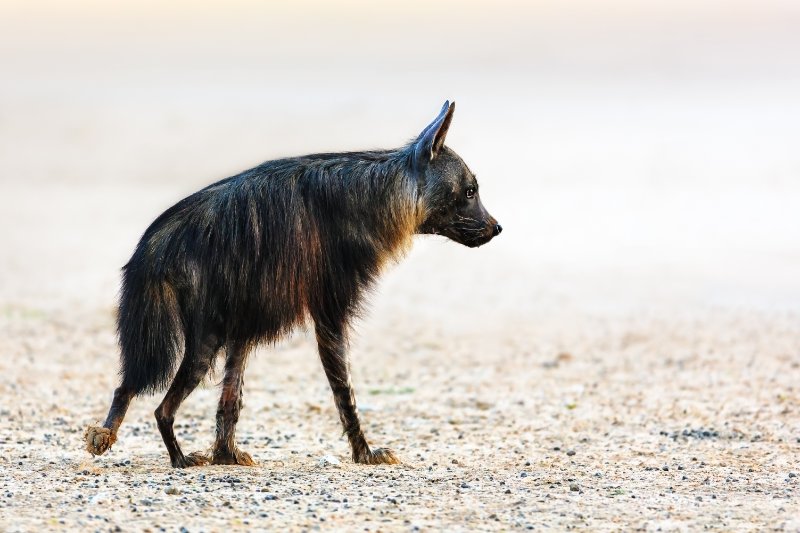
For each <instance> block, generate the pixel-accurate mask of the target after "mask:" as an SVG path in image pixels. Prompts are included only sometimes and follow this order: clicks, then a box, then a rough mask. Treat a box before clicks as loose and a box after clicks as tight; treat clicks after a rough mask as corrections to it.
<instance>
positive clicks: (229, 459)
mask: <svg viewBox="0 0 800 533" xmlns="http://www.w3.org/2000/svg"><path fill="white" fill-rule="evenodd" d="M211 464H212V465H239V466H255V465H256V462H255V461H253V458H252V457H250V454H249V453H247V452H243V451H242V450H240V449H238V448H235V449H234V450H233V451H232V452H231V451H228V450H224V451H223V450H215V451H214V454H213V457H212V458H211Z"/></svg>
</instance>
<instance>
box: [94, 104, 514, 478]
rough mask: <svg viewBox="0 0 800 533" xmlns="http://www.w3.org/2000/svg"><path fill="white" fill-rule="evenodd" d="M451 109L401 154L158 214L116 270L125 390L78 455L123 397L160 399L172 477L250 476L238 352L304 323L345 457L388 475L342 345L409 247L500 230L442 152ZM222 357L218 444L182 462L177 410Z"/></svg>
mask: <svg viewBox="0 0 800 533" xmlns="http://www.w3.org/2000/svg"><path fill="white" fill-rule="evenodd" d="M454 110H455V104H450V103H449V102H445V105H444V107H443V108H442V110H441V112H440V113H439V116H438V117H436V119H435V120H434V121H433V122H432V123H431V124H430V125H428V127H426V128H425V129H424V130H423V132H422V133H421V134H420V135H419V137H417V139H415V140H414V141H413V142H411V143H410V144H408V145H407V146H405V147H403V148H400V149H397V150H386V151H369V152H351V153H331V154H316V155H308V156H303V157H295V158H289V159H279V160H276V161H268V162H266V163H263V164H261V165H259V166H257V167H255V168H253V169H251V170H247V171H245V172H242V173H241V174H238V175H236V176H233V177H230V178H228V179H225V180H222V181H219V182H217V183H214V184H213V185H209V186H208V187H206V188H205V189H202V190H201V191H198V192H196V193H194V194H192V195H191V196H189V197H187V198H185V199H183V200H181V201H180V202H178V203H177V204H175V205H174V206H172V207H171V208H169V209H168V210H167V211H165V212H164V213H163V214H162V215H161V216H159V217H158V218H157V219H156V220H155V221H154V222H153V223H152V224H151V225H150V227H149V228H148V229H147V231H145V233H144V235H143V236H142V238H141V240H140V241H139V244H138V245H137V246H136V250H135V251H134V253H133V256H132V257H131V259H130V261H129V262H128V264H127V265H125V267H124V268H123V281H122V290H121V296H120V305H119V316H118V321H117V330H118V334H119V344H120V347H121V350H122V356H121V359H122V364H121V371H120V374H121V384H120V386H119V387H118V388H117V389H116V391H115V392H114V399H113V402H112V404H111V409H110V410H109V413H108V417H107V418H106V421H105V423H104V424H103V427H90V428H88V429H87V430H86V436H85V438H86V449H87V450H88V451H89V452H90V453H92V454H93V455H100V454H102V453H104V452H105V451H106V450H107V449H108V448H109V447H110V446H111V445H113V444H114V442H115V441H116V440H117V431H118V430H119V427H120V424H121V423H122V419H123V418H124V416H125V412H126V410H127V408H128V405H129V403H130V401H131V399H132V398H133V397H134V396H137V395H139V394H142V393H147V392H155V391H158V390H162V389H164V388H167V386H169V388H168V390H167V394H166V396H165V397H164V400H163V401H162V402H161V404H160V405H159V406H158V408H157V409H156V411H155V417H156V420H157V422H158V429H159V431H160V432H161V436H162V438H163V439H164V444H166V446H167V451H168V452H169V457H170V461H171V462H172V466H174V467H186V466H193V465H201V464H208V463H211V464H239V465H251V464H253V460H252V458H251V457H250V455H248V454H247V453H246V452H243V451H241V450H239V449H238V448H237V446H236V442H235V437H234V432H235V428H236V422H237V420H238V418H239V411H240V409H241V407H242V380H243V371H244V367H245V362H246V359H247V354H248V352H249V351H250V350H251V349H252V348H253V347H254V346H255V345H257V344H259V343H262V342H274V341H276V340H278V339H279V338H280V337H281V336H282V335H284V334H286V333H288V332H289V331H290V330H291V329H292V328H293V327H295V326H296V325H298V324H302V323H304V322H305V321H306V320H307V319H308V318H310V319H311V321H313V324H314V328H315V333H316V339H317V343H318V345H319V355H320V358H321V359H322V365H323V368H324V369H325V374H326V375H327V377H328V381H329V382H330V386H331V389H332V391H333V396H334V401H335V402H336V407H337V409H338V411H339V417H340V418H341V421H342V425H343V426H344V430H345V433H346V434H347V437H348V439H349V441H350V446H351V449H352V453H353V460H354V461H355V462H357V463H367V464H380V463H397V462H398V459H397V458H396V457H395V455H394V454H393V453H392V452H391V451H390V450H388V449H381V448H370V446H369V444H368V443H367V440H366V438H365V437H364V433H363V432H362V430H361V424H360V422H359V417H358V411H357V409H356V401H355V395H354V393H353V388H352V386H351V384H350V373H349V367H348V366H349V365H348V360H347V333H348V327H349V325H350V322H351V320H352V318H353V317H354V316H355V315H356V313H357V311H358V309H359V303H360V300H361V297H362V295H363V294H364V292H365V289H366V288H367V287H369V285H370V284H371V283H372V282H373V281H374V280H375V278H376V277H377V275H378V273H379V272H380V270H381V266H382V265H383V264H384V263H386V262H387V261H389V260H391V259H394V258H397V257H399V256H400V255H401V254H402V253H403V251H404V250H406V249H407V248H408V246H409V245H410V243H411V240H412V237H413V236H414V235H415V234H419V233H426V234H437V235H443V236H446V237H448V238H450V239H452V240H454V241H456V242H458V243H461V244H464V245H466V246H470V247H476V246H480V245H482V244H485V243H487V242H489V241H490V240H491V239H492V238H493V237H494V236H496V235H498V234H499V233H500V231H501V230H502V228H501V227H500V225H499V224H498V223H497V221H496V220H495V219H494V218H492V217H491V216H490V215H489V214H488V213H487V212H486V210H485V209H484V207H483V205H482V204H481V201H480V196H479V193H478V183H477V181H476V180H475V176H474V174H473V173H472V172H471V171H470V170H469V169H468V168H467V166H466V165H465V164H464V162H463V161H462V160H461V158H460V157H459V156H458V155H457V154H456V153H455V152H453V151H452V150H451V149H449V148H448V147H446V146H444V139H445V135H446V134H447V130H448V128H449V126H450V122H451V120H452V118H453V111H454ZM222 348H224V349H225V357H226V359H225V376H224V378H223V384H222V395H221V398H220V401H219V408H218V410H217V436H216V441H215V443H214V446H213V449H212V452H211V455H210V456H205V455H202V454H199V453H193V454H190V455H188V456H187V455H184V454H183V452H182V451H181V448H180V446H179V445H178V441H177V440H176V438H175V433H174V431H173V427H172V426H173V422H174V419H175V413H176V412H177V410H178V407H179V406H180V404H181V402H182V401H183V400H184V399H185V398H186V397H187V396H188V395H189V394H190V393H191V392H192V391H193V390H194V389H195V387H197V385H198V384H199V383H200V381H201V380H202V379H203V378H204V377H205V376H206V374H208V372H209V369H210V368H211V366H212V363H213V361H214V358H215V356H216V354H217V353H218V352H220V351H221V350H222ZM180 349H182V350H183V352H184V354H183V359H182V360H181V362H180V365H177V363H178V351H179V350H180ZM175 366H178V369H177V372H175ZM173 375H174V378H173Z"/></svg>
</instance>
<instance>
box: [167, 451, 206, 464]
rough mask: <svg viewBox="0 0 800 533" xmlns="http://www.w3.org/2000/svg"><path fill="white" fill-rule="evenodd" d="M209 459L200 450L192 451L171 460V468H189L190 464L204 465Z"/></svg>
mask: <svg viewBox="0 0 800 533" xmlns="http://www.w3.org/2000/svg"><path fill="white" fill-rule="evenodd" d="M210 462H211V461H210V460H209V458H208V457H207V456H206V455H203V454H202V453H200V452H192V453H190V454H189V455H186V456H184V457H179V458H178V459H175V460H173V461H172V466H173V468H189V467H190V466H205V465H207V464H209V463H210Z"/></svg>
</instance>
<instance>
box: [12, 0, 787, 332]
mask: <svg viewBox="0 0 800 533" xmlns="http://www.w3.org/2000/svg"><path fill="white" fill-rule="evenodd" d="M798 28H800V4H799V3H797V2H795V1H793V0H769V1H764V0H760V1H755V0H753V1H724V2H723V1H713V0H703V1H697V0H692V1H688V0H687V1H674V0H673V1H669V2H636V1H623V0H611V1H606V2H592V1H588V0H573V1H524V2H523V1H507V0H500V1H494V2H465V1H463V0H460V1H458V2H456V1H443V2H422V1H408V0H406V1H403V2H380V3H376V2H366V1H363V2H358V1H345V2H336V3H335V4H334V3H331V2H307V1H305V2H291V3H277V2H275V3H273V2H255V1H243V0H234V1H231V2H226V3H224V5H223V4H214V3H209V2H196V1H193V2H188V1H174V2H169V3H164V2H155V1H139V2H129V3H116V2H115V3H109V2H101V1H82V0H81V1H74V2H55V1H52V2H22V1H14V0H6V1H4V2H3V3H2V5H0V72H1V73H2V74H0V180H1V181H0V187H1V189H0V228H2V229H0V248H1V249H2V250H3V252H2V254H0V304H2V305H3V306H5V307H7V308H10V307H15V306H29V307H33V308H37V309H50V308H70V307H84V308H85V307H90V308H98V307H99V308H109V309H110V308H111V307H112V306H113V305H114V304H115V298H116V291H117V289H118V283H119V268H120V267H121V266H122V265H123V264H124V263H125V262H126V261H127V259H128V257H129V255H130V253H131V252H132V250H133V248H134V246H135V243H136V241H137V239H138V238H139V236H140V235H141V233H142V232H143V231H144V229H145V228H146V227H147V225H148V224H149V223H150V222H151V221H152V220H153V219H154V218H155V217H156V216H157V215H158V214H159V213H160V212H161V211H163V210H164V209H165V208H167V207H169V206H170V205H171V204H173V203H174V202H176V201H177V200H179V199H180V198H181V197H183V196H184V195H186V194H189V193H191V192H193V191H195V190H197V189H199V188H201V187H203V186H205V185H206V184H208V183H210V182H212V181H216V180H218V179H221V178H223V177H226V176H229V175H232V174H234V173H237V172H239V171H241V170H243V169H246V168H249V167H252V166H254V165H256V164H258V163H260V162H261V161H264V160H267V159H272V158H277V157H281V156H287V155H297V154H302V153H310V152H314V151H333V150H351V149H367V148H387V147H394V146H399V145H401V144H402V143H404V142H406V141H407V140H408V139H410V138H412V137H414V136H415V135H416V134H417V133H418V132H419V131H420V130H421V129H422V128H423V127H424V126H425V125H426V124H427V123H428V122H429V121H430V120H431V119H432V118H433V117H434V116H435V115H436V113H437V111H438V110H439V108H440V106H441V104H442V102H443V101H444V100H445V99H451V100H455V101H456V102H457V104H458V106H457V112H456V116H455V120H454V122H453V127H452V128H451V130H450V134H449V136H448V144H449V145H450V146H451V147H453V148H454V149H456V150H457V151H458V152H459V153H460V154H461V155H462V156H463V157H464V159H465V160H466V161H467V163H468V164H469V165H470V166H471V168H472V169H473V171H474V172H475V173H476V174H477V175H478V178H479V180H480V183H481V190H482V197H483V200H484V203H485V205H486V206H487V208H488V209H489V210H490V212H492V214H493V215H494V216H496V217H497V218H498V220H499V221H500V222H501V223H502V224H503V227H504V229H505V231H504V233H503V235H502V237H501V238H498V239H497V240H496V241H494V242H492V243H491V244H490V245H489V246H486V247H484V248H481V249H478V250H467V249H463V248H461V247H459V246H458V245H456V244H452V243H446V242H444V241H443V240H440V239H437V238H420V239H418V243H417V246H416V247H415V249H414V251H413V252H412V253H411V255H410V257H409V258H408V259H407V260H406V261H405V262H404V263H403V264H401V265H400V266H398V267H397V268H396V269H394V270H393V271H392V272H391V273H390V274H389V276H388V277H387V279H386V280H385V281H384V283H382V284H381V287H380V290H379V293H378V295H377V296H376V299H375V303H374V305H375V306H377V307H382V306H388V307H392V308H394V307H397V306H399V308H403V309H407V310H410V311H413V316H414V317H416V318H420V319H424V318H425V317H426V316H430V317H437V320H448V319H449V320H451V321H452V323H453V324H460V323H462V322H467V323H469V324H472V325H473V326H474V324H475V322H476V317H478V321H479V322H480V321H484V322H486V323H491V322H493V319H499V321H502V322H503V323H504V324H505V327H508V326H509V324H511V325H513V324H514V323H516V322H520V323H522V322H525V321H526V320H529V319H530V317H532V316H535V315H536V314H537V313H541V314H548V313H557V312H562V311H565V310H577V311H580V312H599V313H609V312H620V311H621V312H626V313H630V312H639V311H642V310H650V309H656V310H658V309H662V310H668V311H685V310H698V309H713V308H715V307H718V306H724V307H727V308H731V307H733V308H769V309H776V308H777V309H787V308H791V309H794V310H797V309H798V308H800V210H799V209H798V206H800V96H798V95H800V31H798ZM454 327H455V326H454Z"/></svg>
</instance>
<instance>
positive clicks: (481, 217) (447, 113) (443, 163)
mask: <svg viewBox="0 0 800 533" xmlns="http://www.w3.org/2000/svg"><path fill="white" fill-rule="evenodd" d="M455 108H456V104H455V103H452V104H451V103H450V102H445V103H444V106H443V107H442V111H441V112H440V113H439V116H438V117H436V119H435V120H434V121H433V122H431V123H430V124H429V125H428V127H427V128H425V129H424V130H423V131H422V133H420V134H419V137H417V139H416V140H415V141H414V142H413V143H412V145H411V148H412V149H413V154H412V158H413V166H414V168H415V174H416V178H417V180H418V186H419V191H420V201H421V203H422V205H421V212H422V215H421V218H422V220H421V222H420V225H419V227H418V228H417V233H426V234H434V235H443V236H445V237H447V238H448V239H451V240H453V241H456V242H457V243H460V244H463V245H465V246H469V247H470V248H474V247H477V246H481V245H483V244H486V243H487V242H489V241H491V240H492V239H493V238H494V237H496V236H497V235H499V234H500V232H501V231H503V228H502V226H500V224H498V223H497V220H495V218H494V217H493V216H491V215H490V214H489V213H488V212H487V211H486V208H485V207H483V203H482V202H481V197H480V193H479V191H478V181H477V180H476V179H475V174H473V173H472V171H471V170H470V169H469V168H468V167H467V165H466V163H464V161H463V160H462V159H461V158H460V157H459V156H458V154H456V153H455V152H454V151H453V150H451V149H450V148H448V147H446V146H445V145H444V138H445V136H446V135H447V130H448V128H449V127H450V122H451V121H452V120H453V112H454V111H455Z"/></svg>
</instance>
